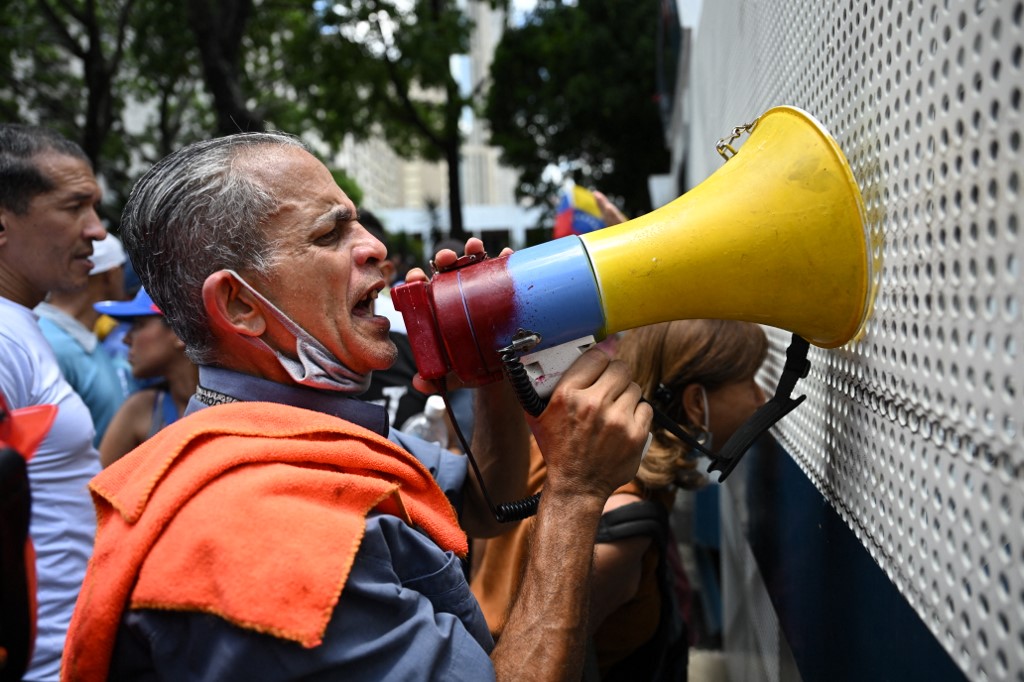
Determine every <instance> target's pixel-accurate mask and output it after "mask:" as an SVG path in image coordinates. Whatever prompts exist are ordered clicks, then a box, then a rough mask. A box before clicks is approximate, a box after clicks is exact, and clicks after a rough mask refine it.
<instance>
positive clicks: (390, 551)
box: [0, 124, 766, 681]
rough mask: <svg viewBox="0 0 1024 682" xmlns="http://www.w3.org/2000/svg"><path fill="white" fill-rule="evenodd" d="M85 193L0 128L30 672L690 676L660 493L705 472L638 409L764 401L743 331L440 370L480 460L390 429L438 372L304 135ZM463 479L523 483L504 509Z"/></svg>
mask: <svg viewBox="0 0 1024 682" xmlns="http://www.w3.org/2000/svg"><path fill="white" fill-rule="evenodd" d="M101 198H102V193H101V189H100V184H99V183H98V182H97V180H96V178H95V176H94V174H93V171H92V167H91V165H90V162H89V160H88V158H87V157H86V155H85V154H84V153H83V152H82V150H81V149H80V148H79V147H78V146H77V145H76V144H74V143H72V142H70V141H68V140H67V139H65V138H63V137H61V136H60V135H58V134H56V133H54V132H52V131H50V130H47V129H45V128H42V127H35V126H23V125H14V124H0V394H2V395H3V397H4V398H5V400H6V402H7V403H8V404H9V405H10V406H11V407H12V408H23V407H27V406H32V405H44V404H52V405H56V406H57V407H58V415H57V418H56V420H55V422H54V423H53V425H52V427H51V430H50V432H49V434H48V435H47V437H46V438H45V440H44V441H43V442H42V444H41V445H40V446H39V447H38V449H37V450H36V452H35V454H34V456H33V457H32V459H31V460H30V462H29V464H28V476H29V481H30V484H31V494H32V516H31V524H30V529H29V535H30V538H31V541H32V543H33V545H34V548H35V558H36V561H35V565H34V569H35V573H36V576H37V591H36V597H37V604H38V607H37V609H36V611H35V617H36V623H37V631H36V637H35V642H34V650H33V653H32V656H31V664H30V665H29V667H28V669H27V671H25V673H24V679H27V680H56V679H64V680H75V681H77V680H104V679H115V680H122V679H124V680H134V679H138V680H150V679H176V680H177V679H182V680H217V681H222V680H234V679H237V680H253V679H267V680H285V679H300V678H301V679H307V678H308V679H321V678H323V679H327V678H330V677H336V676H339V675H340V676H343V677H344V678H345V679H366V680H379V679H443V680H457V679H466V680H486V679H517V680H518V679H543V680H555V679H565V680H571V679H587V680H598V679H624V678H626V677H627V676H628V677H629V679H651V680H657V679H685V674H686V672H685V671H686V649H687V643H688V641H689V638H688V637H687V634H686V632H687V628H686V622H685V618H683V617H682V615H681V613H682V612H681V610H680V608H679V594H678V590H677V589H676V582H677V581H675V580H674V579H673V576H674V575H675V574H677V573H678V571H679V570H680V567H679V565H678V561H676V559H675V557H674V553H673V546H674V542H673V541H672V529H671V527H670V525H669V522H668V511H669V509H670V508H671V506H672V502H673V499H674V497H675V495H676V494H677V491H680V490H688V489H693V488H695V487H698V486H699V485H700V484H701V482H702V477H701V476H700V474H699V472H698V471H697V469H696V465H695V459H694V456H693V454H692V453H691V452H690V451H689V448H688V447H687V446H686V445H685V444H683V443H682V442H681V441H679V440H678V439H677V438H676V437H675V436H673V435H672V434H670V433H668V432H667V431H664V430H662V429H661V428H656V427H652V408H651V404H654V405H656V406H657V407H658V408H659V409H661V410H663V411H665V412H666V413H668V414H670V415H671V416H672V417H673V418H674V419H675V420H676V421H678V422H679V423H680V424H682V425H683V426H684V428H686V429H687V430H688V431H690V432H691V433H692V434H694V435H696V436H698V437H700V438H701V439H703V440H702V442H704V443H705V444H706V445H707V447H711V444H712V443H724V442H725V441H726V440H728V438H729V436H730V435H731V433H732V432H733V431H734V430H735V429H736V428H737V427H738V425H739V424H740V423H742V422H743V421H744V420H745V419H746V417H748V416H749V415H750V414H751V413H753V411H754V410H755V409H757V407H758V406H759V405H760V404H761V403H762V402H763V401H764V396H763V394H762V393H761V390H760V388H759V387H758V385H757V383H756V382H755V380H754V375H755V373H756V372H757V370H758V368H759V367H760V365H761V363H762V361H763V359H764V356H765V352H766V341H765V337H764V334H763V332H761V330H760V328H759V327H757V326H756V325H750V324H746V323H738V322H719V321H705V320H691V321H678V322H672V323H665V324H661V325H654V326H651V327H647V328H643V329H639V330H635V331H632V332H627V333H625V334H624V335H623V337H622V338H621V340H620V342H619V343H618V345H617V348H616V349H615V351H614V354H613V356H609V355H608V354H606V353H605V352H604V351H603V350H601V349H597V348H595V349H591V350H589V351H587V352H585V353H583V354H582V355H581V356H580V358H579V359H578V360H577V361H576V362H575V364H573V366H572V367H571V368H570V369H569V370H568V371H567V372H566V373H565V375H564V376H563V378H562V379H561V381H560V382H559V384H558V386H557V387H556V389H555V391H554V393H553V394H552V395H551V397H550V400H549V402H548V404H547V407H546V408H545V409H544V410H543V412H541V413H540V415H539V416H536V417H532V416H528V415H526V414H525V413H524V412H523V410H522V409H521V408H520V406H519V404H518V402H517V400H516V397H515V395H514V394H513V392H512V391H511V389H510V388H509V387H508V386H507V385H506V384H505V383H504V382H496V383H493V384H489V385H486V386H482V387H479V388H476V389H473V390H468V389H467V390H464V391H462V392H460V393H459V395H460V396H461V397H462V398H464V399H465V400H467V401H468V404H467V409H468V410H469V411H470V412H471V414H472V426H473V428H472V436H471V443H472V450H473V453H474V455H475V457H476V460H477V462H478V464H479V469H480V471H481V473H482V480H478V479H477V478H476V477H475V476H473V475H470V473H469V471H468V469H467V464H466V457H465V456H463V455H462V454H459V453H455V452H451V451H450V450H448V449H446V448H442V447H440V446H439V445H437V444H434V443H428V442H425V441H422V440H420V439H417V438H414V437H410V436H408V435H406V434H403V433H402V432H401V431H400V430H398V429H396V428H395V424H396V423H400V422H398V415H399V414H400V410H401V409H402V406H401V403H402V401H403V400H404V399H406V396H409V397H410V398H416V399H417V400H419V399H420V398H421V397H422V396H426V395H427V394H429V393H431V392H433V391H435V390H436V386H434V385H432V384H431V383H430V382H426V381H424V380H422V379H421V378H420V377H418V376H416V375H415V373H414V370H415V367H414V365H413V363H412V362H411V356H410V355H409V353H408V340H407V339H404V338H402V335H401V330H400V329H398V325H397V324H396V325H392V323H391V322H390V321H389V319H388V315H387V314H386V313H385V312H384V310H383V308H385V307H386V304H387V292H388V288H389V287H390V286H391V285H392V284H393V281H394V273H393V270H392V266H391V265H389V259H388V253H387V250H386V247H385V245H384V244H383V243H382V242H383V240H384V238H385V235H384V234H383V232H382V231H380V227H379V226H375V225H371V224H370V223H371V221H372V216H370V215H368V214H366V213H365V212H364V213H363V214H362V216H361V215H360V213H359V212H358V209H357V207H356V206H355V205H354V204H353V203H352V201H351V200H350V199H349V197H348V196H347V195H346V194H345V193H344V192H343V191H342V190H341V189H340V188H339V187H338V185H337V184H336V183H335V181H334V179H333V177H332V175H331V173H330V171H329V170H328V169H327V167H326V166H324V164H323V163H321V162H320V161H319V160H318V159H317V158H316V157H315V156H313V155H312V154H311V153H310V152H309V151H308V150H307V148H306V147H305V146H304V145H303V144H302V143H301V142H300V141H299V140H298V139H297V138H295V137H292V136H289V135H285V134H280V133H247V134H238V135H232V136H227V137H222V138H216V139H212V140H207V141H202V142H198V143H195V144H192V145H189V146H187V147H185V148H183V149H181V150H179V151H177V152H174V153H172V154H171V155H170V156H168V157H166V158H165V159H163V160H162V161H160V162H158V163H157V164H156V165H155V166H154V167H153V168H152V169H150V170H149V171H148V172H147V173H146V174H145V175H144V176H143V177H142V178H141V179H140V180H139V181H138V183H137V184H136V185H135V187H134V188H133V190H132V192H131V196H130V198H129V201H128V204H127V205H126V207H125V209H124V212H123V215H122V216H121V222H120V238H119V239H118V238H117V237H115V236H113V235H108V234H107V230H106V229H105V227H104V225H103V224H102V222H101V221H100V219H99V216H98V214H97V208H98V206H99V204H100V201H101ZM600 201H601V202H602V210H604V211H605V212H606V220H607V221H608V222H609V223H611V222H617V221H620V220H621V219H622V216H621V214H619V213H617V212H616V211H615V209H614V206H612V205H611V203H610V202H608V201H607V198H605V197H604V196H603V195H600ZM364 223H366V224H364ZM458 250H461V251H464V252H465V253H467V254H474V253H480V252H482V250H483V245H482V243H481V242H480V241H479V240H477V239H470V240H469V241H468V242H467V243H466V244H465V246H464V247H462V248H460V249H458ZM458 256H459V254H458V253H456V250H452V249H443V250H441V251H440V252H438V253H437V254H436V256H435V259H434V260H435V263H436V264H437V265H438V266H439V267H442V268H443V267H445V266H446V265H448V264H451V263H453V262H454V261H455V260H456V258H457V257H458ZM126 267H129V268H131V269H132V271H133V272H134V274H135V275H137V277H138V279H139V280H140V286H139V288H137V289H136V290H134V291H126V286H125V277H124V268H126ZM426 279H427V275H426V274H425V273H424V272H423V271H422V270H420V269H413V270H411V271H409V272H408V273H407V274H406V281H410V282H415V281H424V280H426ZM392 312H393V311H392ZM397 321H398V320H397V319H396V322H397ZM115 330H116V331H115ZM121 336H123V338H124V344H123V345H121V346H120V347H122V348H123V349H124V351H123V352H122V355H120V357H118V356H117V354H116V353H115V354H111V353H110V352H109V350H108V347H107V346H105V345H104V343H103V341H104V338H107V337H109V338H115V337H116V338H121ZM403 349H404V357H405V361H404V362H400V363H398V364H397V365H396V359H397V358H400V357H402V355H403V354H402V351H403ZM119 363H121V364H122V365H123V366H120V367H119ZM125 367H130V372H128V373H126V372H125V371H124V368H125ZM375 374H376V375H377V376H378V383H377V384H376V386H377V392H373V391H372V390H371V392H370V393H369V394H367V389H368V388H370V387H371V383H372V382H373V378H374V376H375ZM385 376H387V377H388V383H387V384H384V385H383V386H382V385H381V384H380V383H379V379H380V377H385ZM417 396H419V397H417ZM642 398H646V400H642ZM406 409H409V408H406ZM413 409H415V408H413ZM652 433H653V444H652V445H651V446H650V448H649V450H648V451H647V453H646V455H644V451H645V444H646V443H647V442H648V438H649V434H652ZM484 487H486V490H487V491H489V495H490V497H491V498H494V499H499V500H513V499H520V498H522V497H524V496H525V494H527V493H529V492H533V491H535V490H538V489H540V488H541V487H543V495H542V496H541V501H540V504H539V507H538V509H537V513H536V515H535V516H534V517H533V518H531V519H529V520H527V521H523V522H520V523H515V524H505V523H502V522H499V521H498V520H496V519H495V518H494V515H493V514H492V510H491V507H490V505H489V498H488V494H487V493H485V492H484ZM471 547H472V548H473V551H472V552H470V548H471ZM2 665H3V663H2V662H0V672H3V671H2Z"/></svg>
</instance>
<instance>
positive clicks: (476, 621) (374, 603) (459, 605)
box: [110, 367, 494, 682]
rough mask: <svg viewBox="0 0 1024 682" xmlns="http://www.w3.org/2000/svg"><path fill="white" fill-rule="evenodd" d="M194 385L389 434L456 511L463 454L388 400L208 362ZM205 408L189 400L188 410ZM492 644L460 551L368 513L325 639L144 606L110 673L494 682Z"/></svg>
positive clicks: (124, 630) (133, 614)
mask: <svg viewBox="0 0 1024 682" xmlns="http://www.w3.org/2000/svg"><path fill="white" fill-rule="evenodd" d="M199 382H200V385H201V386H203V387H205V388H208V389H210V390H212V391H216V392H217V393H222V394H225V395H228V396H231V397H232V398H235V399H239V400H261V401H268V402H278V403H284V404H288V405H293V406H296V407H303V408H306V409H312V410H317V411H320V412H324V413H326V414H331V415H334V416H336V417H339V418H341V419H346V420H348V421H350V422H352V423H355V424H358V425H360V426H363V427H365V428H368V429H370V430H373V431H375V432H377V433H379V434H381V435H385V434H387V436H388V438H389V439H390V440H392V441H393V442H395V443H397V444H398V445H400V446H402V447H403V448H405V449H406V450H408V451H409V452H410V453H412V454H413V455H414V456H415V457H416V458H417V459H419V460H420V461H421V462H422V463H423V464H424V466H426V467H427V468H428V469H429V470H430V472H431V474H433V476H434V478H435V479H436V480H437V482H438V484H439V485H440V486H441V489H442V490H444V491H445V494H447V495H448V497H449V499H451V500H452V501H453V504H455V505H456V508H458V503H459V502H460V501H461V489H462V484H463V483H464V482H465V477H466V465H465V460H464V459H463V458H461V457H460V456H458V455H453V454H452V453H449V452H448V451H446V450H443V449H441V448H439V447H438V446H437V445H435V444H432V443H427V442H425V441H422V440H420V439H418V438H414V437H412V436H407V435H405V434H402V433H400V432H398V431H395V430H393V429H391V428H390V427H389V425H388V418H387V412H386V411H385V410H384V408H382V407H379V406H377V405H373V404H370V403H366V402H363V401H360V400H358V399H355V398H350V397H347V396H345V395H343V394H337V393H330V392H324V391H319V390H316V389H310V388H306V387H303V386H297V385H282V384H277V383H274V382H270V381H266V380H264V379H260V378H257V377H252V376H247V375H243V374H239V373H237V372H232V371H229V370H224V369H219V368H215V367H201V368H200V371H199ZM203 407H204V405H203V404H202V403H201V402H199V401H198V400H196V399H195V398H193V399H192V401H191V402H190V403H189V407H188V411H187V412H186V415H188V414H190V413H192V412H195V411H196V410H199V409H202V408H203ZM297 560H301V557H299V558H297ZM492 647H493V640H492V639H491V636H490V633H489V632H488V629H487V624H486V622H485V621H484V617H483V614H482V612H481V611H480V607H479V605H478V604H477V602H476V599H475V598H474V597H473V595H472V593H471V592H470V590H469V585H468V583H467V582H466V578H465V574H464V573H463V571H462V566H461V564H460V561H459V559H458V557H456V556H455V555H453V554H452V553H451V552H445V551H442V550H441V549H440V548H439V547H438V546H437V545H436V544H434V542H433V541H432V540H431V539H430V538H429V537H427V536H426V535H424V534H422V533H420V532H419V531H417V530H415V529H413V528H411V527H410V526H408V525H406V524H405V523H403V522H402V521H401V520H400V519H398V518H396V517H394V516H388V515H385V514H377V513H372V514H371V515H370V516H369V517H368V518H367V521H366V533H365V535H364V537H363V541H362V544H361V545H360V547H359V551H358V553H357V554H356V558H355V561H354V563H353V566H352V571H351V573H350V575H349V577H348V580H347V581H346V583H345V588H344V590H343V591H342V594H341V598H340V599H339V601H338V605H337V607H336V608H335V610H334V616H333V617H332V618H331V621H330V623H329V624H328V626H327V631H326V633H325V634H324V643H323V644H322V645H320V646H318V647H315V648H313V649H304V648H303V647H302V646H300V645H299V644H296V643H294V642H289V641H285V640H281V639H277V638H275V637H272V636H269V635H263V634H259V633H256V632H252V631H250V630H243V629H241V628H237V627H235V626H233V625H230V624H229V623H227V622H226V621H223V620H221V619H220V618H218V617H216V616H212V615H208V614H201V613H184V612H183V613H178V612H166V611H156V610H146V609H139V610H133V611H129V612H127V613H126V614H125V616H124V617H123V618H122V624H121V630H120V632H119V634H118V640H117V644H116V647H115V652H114V662H113V665H112V666H111V671H110V679H118V680H121V679H125V680H156V679H168V680H170V679H174V680H178V679H188V680H195V681H207V680H209V681H210V682H213V681H217V682H221V681H227V680H239V681H243V680H244V681H246V682H248V681H249V680H275V681H276V680H291V679H303V680H318V679H324V680H327V679H332V680H337V679H345V680H384V679H386V680H492V679H494V668H493V666H492V665H491V662H490V658H489V655H488V654H489V652H490V650H491V648H492Z"/></svg>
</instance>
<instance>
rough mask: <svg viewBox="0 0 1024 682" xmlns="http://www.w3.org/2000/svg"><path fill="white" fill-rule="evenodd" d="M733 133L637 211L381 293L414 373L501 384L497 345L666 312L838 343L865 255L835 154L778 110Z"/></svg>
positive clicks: (811, 127)
mask: <svg viewBox="0 0 1024 682" xmlns="http://www.w3.org/2000/svg"><path fill="white" fill-rule="evenodd" d="M749 132H750V136H749V138H748V139H747V140H746V141H745V143H744V144H743V145H742V146H741V147H740V149H739V151H736V152H735V153H734V154H733V156H732V157H731V158H730V159H729V160H728V161H727V162H726V163H725V164H724V165H723V166H722V167H721V168H720V169H719V170H718V171H716V172H715V173H714V174H713V175H711V176H710V177H709V178H708V179H707V180H705V181H704V182H703V183H701V184H700V185H699V186H697V187H695V188H694V189H693V190H691V191H690V192H687V193H686V194H684V195H683V196H681V197H679V198H678V199H676V200H675V201H673V202H672V203H670V204H668V205H666V206H664V207H662V208H660V209H658V210H656V211H653V212H651V213H649V214H647V215H645V216H643V217H640V218H637V219H635V220H631V221H628V222H625V223H622V224H620V225H616V226H613V227H608V228H605V229H602V230H599V231H596V232H591V233H588V234H585V235H583V236H569V237H563V238H561V239H557V240H554V241H551V242H547V243H545V244H541V245H539V246H534V247H530V248H527V249H523V250H520V251H517V252H515V253H513V254H512V255H510V256H504V257H499V258H493V259H488V258H481V259H477V258H475V257H463V258H461V259H459V260H458V261H457V262H456V264H455V266H453V267H452V268H449V269H447V270H445V271H442V272H437V273H436V274H434V275H433V277H432V278H431V280H430V281H429V282H416V283H411V284H405V285H402V286H398V287H395V288H394V290H393V291H392V299H393V300H394V303H395V307H396V308H397V309H398V310H399V311H401V313H402V315H403V317H404V318H405V322H406V327H407V329H408V334H409V341H410V343H411V345H412V348H413V353H414V356H415V360H416V365H417V369H418V370H419V373H420V375H421V376H422V377H424V378H426V379H439V378H441V377H444V376H446V375H448V374H449V373H450V372H454V373H455V375H456V376H458V378H459V379H461V380H462V382H463V383H464V384H466V385H468V386H480V385H484V384H486V383H490V382H492V381H496V380H498V379H499V378H501V377H502V371H503V370H502V358H501V354H502V352H503V351H506V350H508V349H516V350H521V351H524V352H529V353H530V354H531V355H532V354H536V353H538V352H541V351H549V350H550V351H553V350H555V349H558V348H563V347H573V346H577V345H581V344H584V343H586V342H587V340H591V341H592V340H595V339H596V340H600V339H603V338H605V337H606V336H608V335H611V334H614V333H616V332H619V331H624V330H627V329H632V328H634V327H640V326H644V325H648V324H654V323H658V322H666V321H670V320H679V319H695V318H718V319H732V320H744V321H748V322H756V323H760V324H764V325H768V326H772V327H778V328H781V329H785V330H788V331H791V332H793V333H794V334H797V335H799V336H801V337H803V338H804V339H806V340H807V341H809V342H810V343H811V344H813V345H816V346H819V347H822V348H834V347H837V346H840V345H842V344H844V343H846V342H847V341H849V340H850V339H852V338H853V337H854V335H855V334H856V333H857V331H858V329H859V328H860V327H861V325H862V324H863V322H864V320H865V318H866V316H867V313H868V310H869V303H870V294H871V279H872V277H871V276H872V261H871V248H870V243H869V236H868V233H867V230H866V225H865V220H864V215H865V210H864V202H863V199H862V198H861V195H860V191H859V189H858V187H857V183H856V180H855V179H854V177H853V173H852V172H851V170H850V166H849V163H848V162H847V161H846V158H845V156H844V155H843V152H842V150H841V149H840V148H839V145H838V144H837V143H836V141H835V140H834V139H832V137H831V136H830V135H829V134H828V132H827V131H826V130H825V128H824V127H823V126H822V125H821V124H820V123H818V122H817V121H816V120H815V119H814V118H813V117H812V116H811V115H810V114H808V113H806V112H804V111H802V110H800V109H797V108H794V107H785V106H784V107H776V108H774V109H771V110H769V111H767V112H765V113H764V114H763V115H762V116H760V117H759V118H758V119H757V120H756V121H755V122H754V123H753V124H752V125H751V126H750V127H749ZM726 146H727V147H728V148H729V149H730V150H732V147H731V146H729V145H726ZM542 376H543V373H542Z"/></svg>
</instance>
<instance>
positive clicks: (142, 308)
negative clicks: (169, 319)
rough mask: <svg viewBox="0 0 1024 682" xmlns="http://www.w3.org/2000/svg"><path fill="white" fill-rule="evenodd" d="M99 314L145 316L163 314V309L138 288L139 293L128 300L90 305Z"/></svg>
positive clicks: (120, 317) (116, 316)
mask: <svg viewBox="0 0 1024 682" xmlns="http://www.w3.org/2000/svg"><path fill="white" fill-rule="evenodd" d="M92 307H93V308H94V309H95V310H96V312H98V313H100V314H101V315H110V316H111V317H113V318H117V319H125V318H131V317H146V316H150V315H163V311H161V310H160V308H158V307H157V306H156V303H153V299H151V298H150V297H149V294H147V293H146V290H145V289H143V288H141V287H140V288H139V293H137V294H135V298H133V299H132V300H130V301H100V302H99V303H95V304H93V306H92Z"/></svg>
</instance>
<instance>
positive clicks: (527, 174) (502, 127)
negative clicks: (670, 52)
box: [485, 0, 669, 215]
mask: <svg viewBox="0 0 1024 682" xmlns="http://www.w3.org/2000/svg"><path fill="white" fill-rule="evenodd" d="M658 10H659V4H658V3H657V2H655V1H653V0H636V1H635V2H623V1H622V0H579V2H578V3H577V4H576V5H575V6H572V5H567V4H563V3H562V2H559V1H557V0H542V2H541V3H539V4H538V7H537V9H536V11H535V12H534V13H533V15H532V17H531V18H530V19H529V21H528V22H527V23H526V24H525V25H523V26H521V27H518V28H514V29H510V30H508V31H506V32H505V34H504V36H503V38H502V41H501V44H500V45H499V46H498V50H497V52H496V54H495V57H494V62H493V64H492V66H491V77H492V83H491V88H490V91H489V94H488V98H487V103H486V109H485V115H486V117H487V119H488V120H489V121H490V125H491V140H492V143H493V144H495V146H497V147H499V148H501V150H502V161H503V162H504V163H506V164H508V165H510V166H512V167H514V168H517V169H519V171H520V185H519V188H518V193H519V194H520V195H521V196H525V197H532V198H533V199H534V200H536V201H537V202H539V203H542V204H545V203H547V202H549V201H550V200H551V199H552V197H553V196H555V194H556V193H557V191H558V188H559V181H558V178H557V177H556V178H554V179H552V178H550V177H549V176H550V167H552V166H553V167H556V168H558V169H560V170H561V171H562V172H564V173H567V174H568V175H569V176H571V177H573V178H574V179H575V181H576V182H577V183H579V184H583V185H587V186H590V187H594V188H596V189H600V190H602V191H603V192H605V193H606V194H608V195H610V196H612V197H617V198H620V199H621V200H622V202H623V205H624V209H625V211H626V213H627V214H629V215H638V214H641V213H645V212H647V211H649V210H650V209H651V205H650V198H649V196H648V191H647V177H648V176H649V175H651V174H654V173H664V172H667V171H668V163H669V154H668V151H667V150H666V149H665V143H664V137H663V132H662V125H661V119H660V117H659V113H658V109H657V106H656V103H655V93H656V87H655V73H654V67H653V64H654V63H655V61H656V59H655V36H656V31H657V25H658ZM546 171H548V173H547V174H546Z"/></svg>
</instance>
